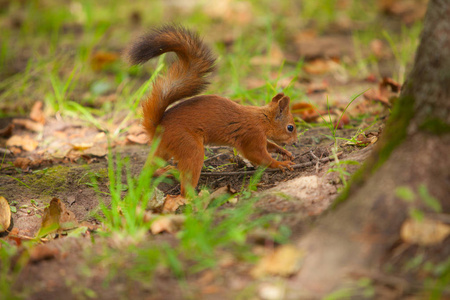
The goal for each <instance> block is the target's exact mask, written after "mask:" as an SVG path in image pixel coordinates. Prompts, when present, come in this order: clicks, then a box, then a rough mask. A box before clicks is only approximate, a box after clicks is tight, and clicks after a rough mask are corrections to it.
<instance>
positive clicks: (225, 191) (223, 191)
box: [199, 184, 237, 209]
mask: <svg viewBox="0 0 450 300" xmlns="http://www.w3.org/2000/svg"><path fill="white" fill-rule="evenodd" d="M202 192H203V191H202ZM202 192H200V194H199V196H201V193H202ZM236 193H237V191H236V190H235V189H233V188H232V187H231V186H230V185H229V184H228V185H226V186H223V187H220V188H218V189H217V190H215V191H214V192H213V193H211V195H209V197H208V199H207V201H205V202H204V203H203V209H207V208H208V206H209V204H210V203H211V201H213V200H214V199H216V198H219V197H221V196H224V195H234V194H236Z"/></svg>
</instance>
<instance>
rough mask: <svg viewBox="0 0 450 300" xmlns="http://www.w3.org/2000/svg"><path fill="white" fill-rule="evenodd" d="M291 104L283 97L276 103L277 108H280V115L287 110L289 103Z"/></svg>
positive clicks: (289, 100) (286, 97)
mask: <svg viewBox="0 0 450 300" xmlns="http://www.w3.org/2000/svg"><path fill="white" fill-rule="evenodd" d="M290 102H291V99H290V98H289V97H288V96H283V97H282V98H281V99H280V101H278V107H279V108H280V113H282V112H283V111H285V110H286V109H287V110H289V103H290Z"/></svg>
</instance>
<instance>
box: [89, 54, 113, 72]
mask: <svg viewBox="0 0 450 300" xmlns="http://www.w3.org/2000/svg"><path fill="white" fill-rule="evenodd" d="M118 58H119V54H117V53H115V52H106V51H97V52H96V53H94V55H93V56H92V58H91V67H92V69H93V70H94V71H100V70H101V69H103V68H104V67H105V66H107V65H109V64H111V63H113V62H115V61H116V60H117V59H118Z"/></svg>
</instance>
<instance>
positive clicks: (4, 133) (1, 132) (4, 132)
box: [0, 123, 14, 137]
mask: <svg viewBox="0 0 450 300" xmlns="http://www.w3.org/2000/svg"><path fill="white" fill-rule="evenodd" d="M13 129H14V124H13V123H9V124H8V126H6V127H5V128H2V129H0V136H1V137H10V136H11V135H12V132H13Z"/></svg>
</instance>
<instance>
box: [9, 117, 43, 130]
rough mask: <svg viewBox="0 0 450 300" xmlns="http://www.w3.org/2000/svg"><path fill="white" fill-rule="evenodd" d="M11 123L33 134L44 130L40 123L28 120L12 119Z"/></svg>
mask: <svg viewBox="0 0 450 300" xmlns="http://www.w3.org/2000/svg"><path fill="white" fill-rule="evenodd" d="M12 122H13V124H14V125H18V126H22V127H24V128H26V129H28V130H31V131H34V132H41V131H42V130H43V129H44V125H42V124H41V123H38V122H35V121H32V120H28V119H13V120H12Z"/></svg>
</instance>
